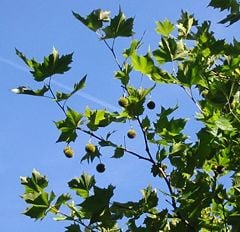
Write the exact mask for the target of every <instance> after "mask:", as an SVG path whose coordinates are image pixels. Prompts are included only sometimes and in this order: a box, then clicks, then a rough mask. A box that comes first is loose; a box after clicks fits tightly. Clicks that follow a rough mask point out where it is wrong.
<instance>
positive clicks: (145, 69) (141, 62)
mask: <svg viewBox="0 0 240 232" xmlns="http://www.w3.org/2000/svg"><path fill="white" fill-rule="evenodd" d="M131 62H132V66H133V68H134V69H135V70H136V71H139V72H141V73H142V74H151V73H152V71H153V66H154V62H153V60H152V58H151V56H150V54H149V53H148V54H146V55H145V56H138V55H137V54H136V52H134V53H133V54H132V55H131Z"/></svg>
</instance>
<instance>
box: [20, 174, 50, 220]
mask: <svg viewBox="0 0 240 232" xmlns="http://www.w3.org/2000/svg"><path fill="white" fill-rule="evenodd" d="M21 184H22V185H24V186H25V192H24V194H23V195H22V196H21V197H22V198H23V199H24V201H25V202H26V203H27V204H29V205H30V206H29V207H28V208H27V209H26V210H25V211H24V212H23V214H25V215H26V216H29V217H31V218H35V219H36V220H37V219H42V218H44V217H45V216H46V214H47V211H48V209H49V207H50V205H51V202H52V201H53V200H54V198H55V194H54V193H53V192H51V193H50V194H48V193H47V192H45V191H44V189H45V188H46V187H47V186H48V181H47V179H46V177H44V176H42V175H41V174H40V173H39V172H38V171H36V170H33V172H32V177H21Z"/></svg>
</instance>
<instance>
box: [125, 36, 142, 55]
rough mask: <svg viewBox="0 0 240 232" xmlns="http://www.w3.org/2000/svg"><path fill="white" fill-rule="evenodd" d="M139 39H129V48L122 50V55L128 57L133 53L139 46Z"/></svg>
mask: <svg viewBox="0 0 240 232" xmlns="http://www.w3.org/2000/svg"><path fill="white" fill-rule="evenodd" d="M140 45H141V44H140V41H138V40H136V39H133V40H132V41H131V45H130V48H128V49H125V50H124V52H123V56H124V57H125V58H128V57H130V56H131V55H132V54H133V53H135V51H136V50H137V49H138V48H139V47H140Z"/></svg>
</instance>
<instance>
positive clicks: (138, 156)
mask: <svg viewBox="0 0 240 232" xmlns="http://www.w3.org/2000/svg"><path fill="white" fill-rule="evenodd" d="M77 129H78V130H80V131H82V132H83V133H85V134H88V135H90V136H92V137H94V138H95V139H97V140H99V141H102V142H109V141H107V140H105V139H103V138H101V137H99V136H98V135H96V134H94V133H93V132H91V131H88V130H84V129H82V128H80V127H78V128H77ZM113 146H114V147H118V145H116V144H114V143H113ZM122 149H123V150H124V151H125V152H127V153H129V154H131V155H133V156H135V157H137V158H138V159H142V160H146V161H148V162H151V163H152V160H151V159H150V158H146V157H144V156H142V155H139V154H138V153H136V152H134V151H130V150H128V149H127V148H125V147H122Z"/></svg>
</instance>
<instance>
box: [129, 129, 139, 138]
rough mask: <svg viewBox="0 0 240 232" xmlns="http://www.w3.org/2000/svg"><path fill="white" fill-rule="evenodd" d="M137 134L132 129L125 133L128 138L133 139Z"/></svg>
mask: <svg viewBox="0 0 240 232" xmlns="http://www.w3.org/2000/svg"><path fill="white" fill-rule="evenodd" d="M136 135H137V133H136V131H135V130H134V129H130V130H129V131H128V133H127V136H128V138H130V139H134V138H135V137H136Z"/></svg>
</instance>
